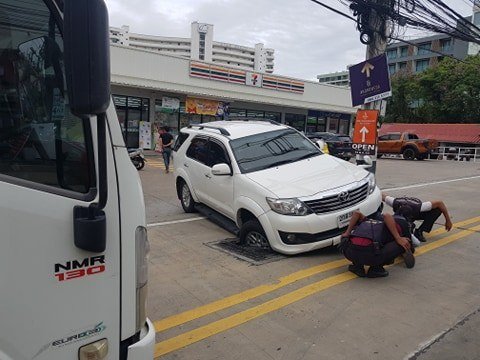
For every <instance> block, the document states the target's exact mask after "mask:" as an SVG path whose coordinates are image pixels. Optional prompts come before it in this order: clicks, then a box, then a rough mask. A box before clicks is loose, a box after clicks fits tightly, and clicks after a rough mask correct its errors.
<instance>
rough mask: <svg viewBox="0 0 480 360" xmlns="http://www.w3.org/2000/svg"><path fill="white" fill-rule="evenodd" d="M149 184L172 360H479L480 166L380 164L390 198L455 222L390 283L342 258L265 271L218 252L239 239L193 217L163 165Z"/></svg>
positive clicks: (156, 299) (153, 300)
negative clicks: (437, 207) (409, 200)
mask: <svg viewBox="0 0 480 360" xmlns="http://www.w3.org/2000/svg"><path fill="white" fill-rule="evenodd" d="M140 175H141V178H142V182H143V185H144V193H145V203H146V207H147V220H148V221H147V222H148V224H150V225H149V239H150V243H151V255H150V282H149V298H148V316H149V317H150V319H152V320H153V321H154V322H155V326H156V329H157V345H156V355H157V356H161V358H162V359H189V360H191V359H202V360H203V359H206V360H210V359H255V360H256V359H259V360H263V359H285V360H287V359H288V360H292V359H293V360H296V359H422V360H423V359H441V360H442V359H479V358H480V342H478V341H477V338H478V335H479V333H480V330H479V329H480V327H479V325H480V312H479V308H480V300H479V299H480V296H479V295H480V276H479V275H480V268H479V266H478V259H479V255H480V245H479V240H480V234H479V233H480V214H479V208H480V206H479V205H478V204H479V203H480V191H479V189H480V163H473V162H460V163H459V162H453V161H435V160H430V161H429V160H427V161H404V160H399V159H381V160H380V161H379V163H378V170H377V183H378V185H379V187H380V188H381V189H384V190H386V191H388V192H389V193H391V194H393V195H394V196H400V195H404V194H406V195H411V196H417V197H420V198H422V199H425V200H430V199H442V200H444V201H445V202H446V204H447V206H448V208H449V210H450V213H451V216H452V221H453V222H454V229H453V230H452V231H451V232H449V233H447V232H446V231H445V230H444V229H443V227H442V225H443V217H440V219H439V221H440V223H439V225H438V226H437V227H436V228H435V229H434V230H433V231H432V233H431V234H430V236H429V237H428V241H427V243H425V244H423V245H422V246H421V247H419V248H418V249H417V253H416V265H415V267H414V268H413V269H411V270H410V269H406V268H405V266H404V264H403V263H401V262H400V263H397V264H395V265H393V266H391V267H389V269H388V270H389V272H390V276H389V277H387V278H382V279H365V278H357V277H356V276H355V275H353V274H351V273H349V272H348V271H346V270H347V269H346V267H347V262H346V261H345V260H344V259H343V258H342V257H341V256H340V255H339V254H338V252H337V251H336V250H335V249H332V248H330V249H323V250H320V251H315V252H312V253H309V254H303V255H298V256H293V257H285V256H277V257H275V258H274V259H273V260H274V261H270V262H268V261H267V262H264V263H262V265H252V264H251V263H249V262H247V261H244V260H240V259H238V258H237V257H234V256H232V255H230V254H228V253H226V252H223V251H220V250H217V249H215V248H212V247H211V246H208V245H209V244H210V243H212V242H215V241H218V240H222V239H226V238H230V237H232V235H231V234H230V233H228V232H226V231H224V230H223V229H221V228H219V227H218V226H216V225H214V224H213V223H211V222H210V221H209V220H206V219H203V218H202V217H201V216H200V215H199V214H185V213H183V211H182V209H181V206H180V203H179V201H178V199H177V197H176V192H175V189H174V176H173V174H171V173H170V174H165V173H164V172H163V169H162V164H161V159H160V157H155V158H154V157H150V158H149V161H148V163H147V166H146V168H145V170H143V171H141V172H140ZM210 245H211V244H210Z"/></svg>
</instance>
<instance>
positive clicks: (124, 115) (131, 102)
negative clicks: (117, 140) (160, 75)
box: [113, 95, 150, 148]
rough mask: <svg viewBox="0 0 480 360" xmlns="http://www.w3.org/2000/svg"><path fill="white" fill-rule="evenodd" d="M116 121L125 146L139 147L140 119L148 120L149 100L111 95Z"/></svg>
mask: <svg viewBox="0 0 480 360" xmlns="http://www.w3.org/2000/svg"><path fill="white" fill-rule="evenodd" d="M113 103H114V104H115V108H116V109H117V116H118V121H119V122H120V127H121V128H122V133H123V137H124V139H125V144H126V146H127V148H138V147H139V126H140V121H146V122H148V121H149V111H150V101H149V99H147V98H141V97H135V96H124V95H113Z"/></svg>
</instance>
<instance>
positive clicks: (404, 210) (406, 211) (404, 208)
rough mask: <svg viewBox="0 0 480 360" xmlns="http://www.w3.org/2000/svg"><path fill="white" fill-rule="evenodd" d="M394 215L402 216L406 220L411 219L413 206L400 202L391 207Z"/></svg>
mask: <svg viewBox="0 0 480 360" xmlns="http://www.w3.org/2000/svg"><path fill="white" fill-rule="evenodd" d="M393 212H394V213H395V215H400V216H403V217H404V218H405V219H406V220H408V221H413V220H414V219H413V208H412V207H411V206H410V205H407V204H402V205H400V206H396V207H394V208H393Z"/></svg>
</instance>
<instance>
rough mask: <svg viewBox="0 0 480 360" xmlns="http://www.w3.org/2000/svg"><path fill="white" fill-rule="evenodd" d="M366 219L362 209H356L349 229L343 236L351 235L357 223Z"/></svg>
mask: <svg viewBox="0 0 480 360" xmlns="http://www.w3.org/2000/svg"><path fill="white" fill-rule="evenodd" d="M364 219H365V215H363V214H362V213H361V212H360V211H354V212H353V215H352V217H351V218H350V222H349V223H348V227H347V230H345V232H344V233H343V234H342V237H348V236H350V233H351V232H352V230H353V228H354V227H355V225H357V224H358V223H359V222H362V221H363V220H364Z"/></svg>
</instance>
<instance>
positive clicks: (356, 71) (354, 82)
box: [348, 54, 392, 106]
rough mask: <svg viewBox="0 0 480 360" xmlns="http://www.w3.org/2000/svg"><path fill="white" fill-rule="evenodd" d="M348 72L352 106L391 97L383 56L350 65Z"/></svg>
mask: <svg viewBox="0 0 480 360" xmlns="http://www.w3.org/2000/svg"><path fill="white" fill-rule="evenodd" d="M348 71H349V73H350V90H351V93H352V105H353V106H358V105H362V104H367V103H369V102H372V101H376V100H381V99H384V98H387V97H389V96H392V91H391V88H390V78H389V74H388V65H387V57H386V56H385V54H383V55H380V56H377V57H374V58H371V59H368V61H363V62H361V63H359V64H356V65H352V66H350V67H349V68H348Z"/></svg>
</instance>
